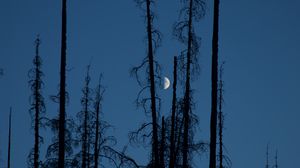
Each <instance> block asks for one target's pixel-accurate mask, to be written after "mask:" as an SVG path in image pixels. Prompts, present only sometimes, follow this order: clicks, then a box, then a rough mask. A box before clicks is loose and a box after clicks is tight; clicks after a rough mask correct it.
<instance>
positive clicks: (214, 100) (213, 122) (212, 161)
mask: <svg viewBox="0 0 300 168" xmlns="http://www.w3.org/2000/svg"><path fill="white" fill-rule="evenodd" d="M219 4H220V2H219V0H215V1H214V20H213V39H212V67H211V68H212V74H211V84H212V91H211V118H210V155H209V168H216V141H217V113H218V112H217V108H218V107H217V106H218V105H217V104H218V40H219Z"/></svg>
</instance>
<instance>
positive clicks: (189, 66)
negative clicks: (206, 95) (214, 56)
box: [174, 0, 205, 168]
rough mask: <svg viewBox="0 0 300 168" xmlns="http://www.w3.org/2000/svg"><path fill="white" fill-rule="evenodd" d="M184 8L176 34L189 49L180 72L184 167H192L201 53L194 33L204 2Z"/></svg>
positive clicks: (191, 2)
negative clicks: (195, 88) (195, 85)
mask: <svg viewBox="0 0 300 168" xmlns="http://www.w3.org/2000/svg"><path fill="white" fill-rule="evenodd" d="M183 6H184V7H183V8H182V9H181V11H180V14H181V17H182V18H183V19H182V20H181V21H179V22H178V23H176V24H175V27H174V34H175V36H176V37H177V38H178V40H179V41H180V42H182V43H183V44H185V45H187V49H186V50H184V51H183V52H182V53H181V57H180V60H181V62H180V63H181V68H180V70H181V71H182V73H183V76H184V77H185V79H184V83H185V90H184V98H183V144H182V166H183V167H184V168H187V167H190V164H189V157H190V156H189V155H190V153H191V152H192V151H191V150H190V149H191V144H190V143H192V142H193V133H192V129H193V128H192V126H191V123H192V117H191V116H193V115H194V114H193V113H192V108H191V107H192V105H193V101H192V95H191V92H192V90H191V88H190V83H191V76H192V75H193V74H195V73H196V72H197V70H198V69H199V64H198V61H197V55H198V53H199V39H198V38H197V36H196V34H195V31H194V22H195V21H199V20H200V19H201V18H202V17H203V16H204V6H205V4H204V2H203V1H202V0H186V1H183Z"/></svg>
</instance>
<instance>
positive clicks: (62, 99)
mask: <svg viewBox="0 0 300 168" xmlns="http://www.w3.org/2000/svg"><path fill="white" fill-rule="evenodd" d="M66 50H67V0H62V30H61V65H60V92H59V135H58V138H59V140H58V141H59V142H58V145H59V146H58V148H59V149H58V150H59V151H58V152H59V153H58V167H59V168H64V167H65V118H66V107H65V106H66Z"/></svg>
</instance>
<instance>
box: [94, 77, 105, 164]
mask: <svg viewBox="0 0 300 168" xmlns="http://www.w3.org/2000/svg"><path fill="white" fill-rule="evenodd" d="M103 94H104V89H102V87H101V76H100V79H99V84H98V86H97V88H96V98H95V103H94V108H95V112H96V121H95V126H96V128H95V131H96V132H95V142H94V160H95V168H98V166H99V153H100V151H99V139H100V137H101V136H99V135H101V132H100V129H101V128H100V124H101V123H100V112H101V109H102V100H103Z"/></svg>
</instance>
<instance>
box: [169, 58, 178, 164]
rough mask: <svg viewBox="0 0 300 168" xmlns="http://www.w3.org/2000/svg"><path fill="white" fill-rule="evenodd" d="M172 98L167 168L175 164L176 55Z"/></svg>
mask: <svg viewBox="0 0 300 168" xmlns="http://www.w3.org/2000/svg"><path fill="white" fill-rule="evenodd" d="M173 80H174V81H173V99H172V116H171V137H170V143H171V144H170V160H169V161H170V162H169V168H174V166H175V115H176V101H177V100H176V87H177V57H176V56H174V70H173Z"/></svg>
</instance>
